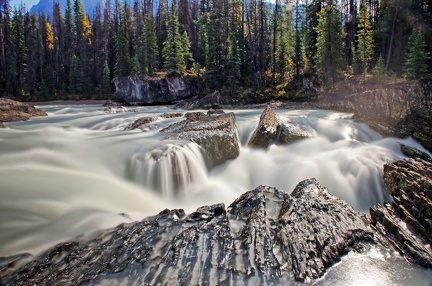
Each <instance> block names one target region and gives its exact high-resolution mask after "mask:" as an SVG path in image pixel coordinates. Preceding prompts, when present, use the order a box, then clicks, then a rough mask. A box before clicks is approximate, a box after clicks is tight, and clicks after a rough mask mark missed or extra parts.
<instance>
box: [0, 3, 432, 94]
mask: <svg viewBox="0 0 432 286" xmlns="http://www.w3.org/2000/svg"><path fill="white" fill-rule="evenodd" d="M431 51H432V5H431V4H430V2H429V1H428V0H339V1H335V0H327V1H324V0H303V1H300V0H273V1H271V2H269V1H264V0H159V1H156V0H135V1H134V4H133V5H130V4H128V2H126V1H125V2H121V1H119V0H106V1H103V4H100V5H98V7H97V8H96V10H95V12H94V13H92V15H88V14H86V12H85V11H84V9H83V6H82V4H81V3H80V0H67V5H66V7H65V9H61V8H60V4H59V3H55V4H54V8H53V11H52V13H47V14H43V13H42V14H36V13H32V12H30V11H29V10H28V9H27V8H26V7H25V6H19V7H11V6H10V5H9V3H8V1H7V0H6V1H5V2H4V3H3V5H2V6H1V8H0V96H2V97H9V98H14V99H17V100H22V101H35V100H39V101H42V100H56V99H91V98H109V96H110V95H111V94H112V93H113V91H114V86H113V79H114V78H115V77H124V76H130V75H134V74H143V75H146V76H149V77H158V76H164V75H166V74H188V75H191V76H199V77H201V78H203V79H204V80H205V81H206V82H207V83H208V84H209V85H210V86H212V85H213V86H214V87H217V88H223V89H224V91H225V93H226V94H234V93H239V92H245V91H249V92H263V91H266V90H270V91H271V94H272V96H276V97H277V96H285V97H286V96H288V97H289V96H290V93H289V90H291V89H292V88H293V86H294V87H295V86H296V85H298V84H299V83H301V80H302V78H304V77H313V78H316V79H318V80H319V81H320V82H322V83H323V84H324V85H325V86H327V87H331V86H333V85H334V84H336V83H338V82H341V81H344V80H346V79H347V78H349V77H358V78H361V79H362V81H363V82H366V81H367V80H368V79H370V78H371V77H374V76H376V77H378V76H382V75H388V76H392V77H397V78H403V79H406V80H411V79H418V78H421V77H425V76H428V75H429V74H431V72H432V60H431V56H430V55H431Z"/></svg>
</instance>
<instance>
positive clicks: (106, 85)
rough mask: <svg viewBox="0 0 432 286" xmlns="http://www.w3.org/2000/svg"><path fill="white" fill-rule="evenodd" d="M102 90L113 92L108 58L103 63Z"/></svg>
mask: <svg viewBox="0 0 432 286" xmlns="http://www.w3.org/2000/svg"><path fill="white" fill-rule="evenodd" d="M102 92H104V93H108V92H111V73H110V69H109V66H108V61H107V60H105V62H104V65H103V77H102Z"/></svg>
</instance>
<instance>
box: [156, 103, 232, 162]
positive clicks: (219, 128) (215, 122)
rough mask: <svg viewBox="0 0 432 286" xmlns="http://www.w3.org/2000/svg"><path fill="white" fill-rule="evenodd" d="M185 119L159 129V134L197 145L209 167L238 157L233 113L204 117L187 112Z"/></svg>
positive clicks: (208, 114)
mask: <svg viewBox="0 0 432 286" xmlns="http://www.w3.org/2000/svg"><path fill="white" fill-rule="evenodd" d="M185 117H186V120H183V121H181V122H178V123H175V124H173V125H171V126H169V127H167V128H165V129H163V130H161V132H162V133H170V134H169V135H168V136H167V137H166V138H165V139H168V140H169V139H174V140H189V141H192V142H195V143H197V144H198V145H199V146H201V148H202V149H203V151H204V153H205V155H206V158H207V160H208V165H209V167H213V166H216V165H220V164H222V163H224V162H225V161H227V160H230V159H235V158H237V157H238V156H239V154H240V146H239V144H240V143H239V139H238V136H237V129H236V125H235V115H234V113H232V112H231V113H224V112H223V111H213V110H210V111H209V112H208V113H207V114H204V113H202V112H192V113H187V114H186V115H185Z"/></svg>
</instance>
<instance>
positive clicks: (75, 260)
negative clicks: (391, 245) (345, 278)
mask: <svg viewBox="0 0 432 286" xmlns="http://www.w3.org/2000/svg"><path fill="white" fill-rule="evenodd" d="M373 242H374V237H373V234H372V231H371V230H370V229H369V228H368V227H367V225H366V223H365V221H364V219H363V217H362V215H360V214H358V213H356V212H355V211H354V210H353V209H352V208H351V207H350V206H349V205H347V204H346V203H345V202H343V201H342V200H340V199H338V198H336V197H334V196H332V195H330V193H329V192H328V190H327V189H326V188H324V187H322V186H320V184H319V183H318V182H317V181H316V180H315V179H310V180H305V181H303V182H301V183H300V184H299V185H298V186H297V187H296V188H295V190H294V192H293V193H292V194H291V195H289V194H287V193H285V192H281V191H278V190H277V189H275V188H271V187H264V186H260V187H258V188H256V189H255V190H253V191H249V192H246V193H244V194H243V195H242V196H240V197H239V198H238V199H237V200H235V201H234V202H233V203H232V204H231V205H230V206H229V207H228V208H227V209H226V208H225V206H224V205H223V204H216V205H212V206H204V207H201V208H198V209H197V210H196V212H193V213H191V214H189V215H185V213H184V211H183V210H168V209H167V210H164V211H162V212H161V213H159V214H158V215H156V216H153V217H149V218H146V219H144V220H143V221H141V222H136V223H131V224H123V225H120V226H119V227H117V228H115V229H113V230H111V231H107V232H104V233H102V234H100V235H99V236H98V237H97V238H95V239H94V240H92V241H89V242H87V243H77V242H68V243H62V244H59V245H57V246H55V247H54V248H52V249H50V250H49V251H47V252H46V253H44V254H43V255H41V256H40V257H38V258H37V259H35V260H34V261H32V262H30V263H28V264H27V265H25V266H24V267H21V268H20V269H18V270H16V271H13V272H10V271H7V269H1V272H0V273H1V279H3V281H4V282H6V283H8V284H11V285H80V284H81V283H84V282H91V283H95V284H98V283H100V282H101V280H103V279H104V278H109V277H111V276H110V275H112V277H117V278H122V281H123V282H127V283H129V284H132V283H136V284H137V285H171V284H175V285H237V284H238V285H245V284H248V283H250V284H254V285H258V284H260V285H272V284H277V283H278V282H280V281H293V280H294V279H295V280H298V281H310V280H311V279H314V278H317V277H320V276H322V275H323V274H324V273H325V271H326V269H328V268H329V267H331V266H332V265H334V264H335V263H336V262H338V261H340V258H341V256H343V255H344V254H346V253H347V252H348V251H350V250H357V251H361V250H362V247H363V245H364V243H373ZM114 273H116V274H114ZM125 279H126V280H125ZM284 279H285V280H284Z"/></svg>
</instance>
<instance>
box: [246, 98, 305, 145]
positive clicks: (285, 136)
mask: <svg viewBox="0 0 432 286" xmlns="http://www.w3.org/2000/svg"><path fill="white" fill-rule="evenodd" d="M312 136H313V130H309V129H307V128H305V127H302V126H299V125H297V124H295V123H293V122H288V121H282V120H281V119H280V118H278V117H277V116H276V114H275V113H274V111H273V109H272V108H271V107H270V105H267V107H266V108H265V109H264V111H263V113H262V114H261V117H260V120H259V122H258V126H257V128H256V129H255V131H254V133H253V134H252V136H251V138H250V139H249V142H248V146H249V147H252V148H268V147H269V146H270V145H271V144H281V145H284V144H289V143H292V142H294V141H297V140H301V139H304V138H309V137H312Z"/></svg>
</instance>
